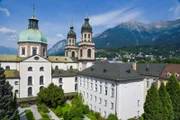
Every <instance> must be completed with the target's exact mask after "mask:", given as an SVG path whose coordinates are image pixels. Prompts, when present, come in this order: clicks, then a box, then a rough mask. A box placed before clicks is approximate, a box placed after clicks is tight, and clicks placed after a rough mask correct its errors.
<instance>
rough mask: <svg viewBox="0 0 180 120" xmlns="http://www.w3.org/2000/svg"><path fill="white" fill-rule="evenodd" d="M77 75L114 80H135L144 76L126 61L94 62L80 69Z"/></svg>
mask: <svg viewBox="0 0 180 120" xmlns="http://www.w3.org/2000/svg"><path fill="white" fill-rule="evenodd" d="M78 74H79V75H86V76H92V77H98V78H104V79H111V80H115V81H124V80H137V79H143V78H144V77H143V76H141V75H139V74H138V73H137V71H135V70H133V69H132V65H131V64H126V63H96V64H95V65H93V66H91V67H89V68H87V69H85V70H83V71H81V72H79V73H78Z"/></svg>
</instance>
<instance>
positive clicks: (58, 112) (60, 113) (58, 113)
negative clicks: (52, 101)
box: [55, 106, 63, 116]
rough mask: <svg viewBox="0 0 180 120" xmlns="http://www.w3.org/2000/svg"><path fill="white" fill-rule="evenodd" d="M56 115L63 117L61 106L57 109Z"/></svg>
mask: <svg viewBox="0 0 180 120" xmlns="http://www.w3.org/2000/svg"><path fill="white" fill-rule="evenodd" d="M55 113H56V115H57V116H61V115H62V114H63V113H62V109H61V106H58V107H57V108H56V111H55Z"/></svg>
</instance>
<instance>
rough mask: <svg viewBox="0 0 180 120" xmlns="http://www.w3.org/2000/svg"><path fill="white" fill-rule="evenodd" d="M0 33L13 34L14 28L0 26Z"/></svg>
mask: <svg viewBox="0 0 180 120" xmlns="http://www.w3.org/2000/svg"><path fill="white" fill-rule="evenodd" d="M0 33H3V34H14V33H16V30H13V29H9V28H7V27H1V28H0Z"/></svg>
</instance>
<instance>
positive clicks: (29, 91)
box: [28, 87, 32, 96]
mask: <svg viewBox="0 0 180 120" xmlns="http://www.w3.org/2000/svg"><path fill="white" fill-rule="evenodd" d="M28 96H32V87H29V88H28Z"/></svg>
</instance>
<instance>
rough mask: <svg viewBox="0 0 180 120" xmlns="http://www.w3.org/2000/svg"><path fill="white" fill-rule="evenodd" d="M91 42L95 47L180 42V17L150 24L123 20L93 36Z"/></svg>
mask: <svg viewBox="0 0 180 120" xmlns="http://www.w3.org/2000/svg"><path fill="white" fill-rule="evenodd" d="M93 42H95V45H96V46H95V47H96V48H119V47H122V46H137V45H158V44H169V43H172V42H173V43H180V19H177V20H174V21H157V22H153V23H151V24H144V23H141V22H137V21H128V22H124V23H121V24H119V25H117V26H115V27H113V28H109V29H107V30H105V31H104V32H102V33H101V34H100V35H98V36H96V37H93Z"/></svg>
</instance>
